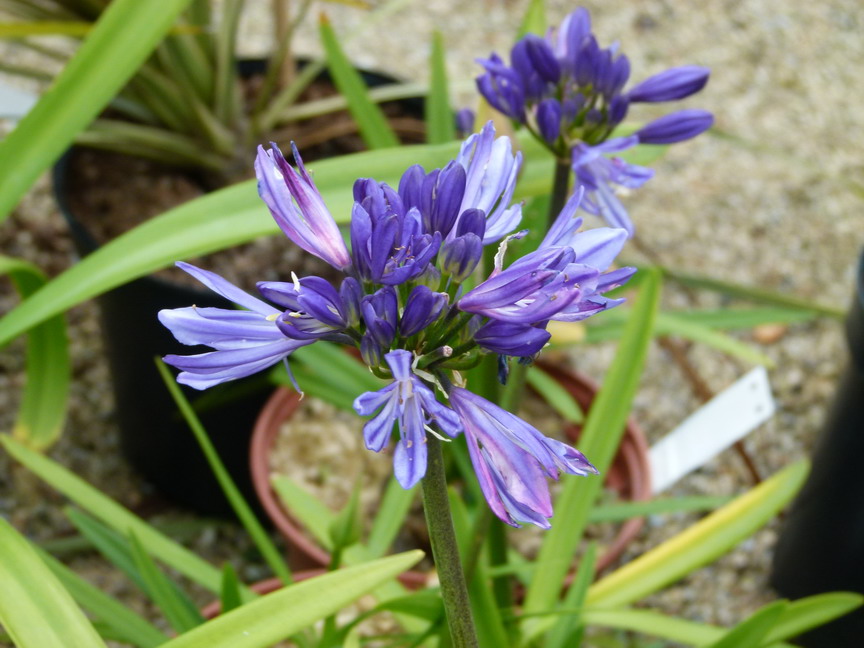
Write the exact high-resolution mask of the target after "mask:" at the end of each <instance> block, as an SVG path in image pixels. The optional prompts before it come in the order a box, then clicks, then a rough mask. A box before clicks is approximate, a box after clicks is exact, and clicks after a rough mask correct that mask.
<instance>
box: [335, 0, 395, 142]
mask: <svg viewBox="0 0 864 648" xmlns="http://www.w3.org/2000/svg"><path fill="white" fill-rule="evenodd" d="M320 33H321V44H322V45H323V47H324V53H325V54H326V56H327V67H328V69H329V70H330V76H332V77H333V82H334V83H335V84H336V87H337V88H338V90H339V93H340V94H342V95H344V96H345V98H346V99H347V100H348V110H349V111H350V112H351V116H352V117H354V121H356V122H357V128H359V129H360V135H361V136H362V137H363V141H364V142H365V143H366V146H368V147H369V148H370V149H379V148H391V147H396V146H399V139H398V138H397V137H396V134H395V133H394V132H393V129H392V128H390V124H389V123H387V118H386V117H385V116H384V113H383V112H381V108H379V107H378V105H377V104H375V103H373V102H372V101H370V99H369V96H368V95H367V90H366V84H365V83H363V78H362V77H361V76H360V73H359V72H357V70H356V69H355V68H354V66H352V65H351V62H350V61H349V60H348V58H347V57H346V56H345V52H343V51H342V47H341V46H340V45H339V40H338V39H337V37H336V33H335V32H334V31H333V27H332V26H331V25H330V22H329V21H328V20H327V18H326V17H325V16H323V15H322V16H321V22H320Z"/></svg>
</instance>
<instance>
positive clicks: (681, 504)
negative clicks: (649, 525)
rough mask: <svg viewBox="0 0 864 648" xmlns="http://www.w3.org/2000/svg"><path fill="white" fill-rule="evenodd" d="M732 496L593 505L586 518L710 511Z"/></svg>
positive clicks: (618, 519) (605, 519)
mask: <svg viewBox="0 0 864 648" xmlns="http://www.w3.org/2000/svg"><path fill="white" fill-rule="evenodd" d="M731 499H732V498H731V497H727V496H724V495H717V496H711V495H704V496H703V495H694V496H692V497H666V498H662V499H654V500H649V501H647V502H623V503H620V504H608V505H606V506H595V507H594V508H592V509H591V513H590V514H589V516H588V520H589V521H591V522H621V521H623V520H629V519H630V518H634V517H641V516H643V515H657V514H658V513H679V512H682V511H712V510H714V509H716V508H717V507H719V506H723V505H724V504H728V503H729V502H730V500H731Z"/></svg>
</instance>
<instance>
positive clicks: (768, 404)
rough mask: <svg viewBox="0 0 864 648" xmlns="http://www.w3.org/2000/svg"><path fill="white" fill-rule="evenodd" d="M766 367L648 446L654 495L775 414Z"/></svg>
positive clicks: (709, 402)
mask: <svg viewBox="0 0 864 648" xmlns="http://www.w3.org/2000/svg"><path fill="white" fill-rule="evenodd" d="M774 409H775V406H774V399H773V398H772V397H771V385H770V384H769V383H768V372H767V371H766V370H765V367H756V368H755V369H753V370H752V371H750V372H749V373H748V374H746V375H745V376H744V377H743V378H740V379H739V380H738V381H737V382H735V383H734V384H733V385H731V386H730V387H728V388H727V389H725V390H724V391H722V392H720V393H719V394H717V395H716V396H715V397H714V398H712V399H711V400H710V401H708V402H707V403H705V405H703V406H702V407H700V408H699V409H698V410H696V411H695V412H693V414H691V415H690V416H688V417H687V418H686V419H685V420H684V422H683V423H681V425H679V426H678V427H676V428H675V429H674V430H672V431H671V432H669V433H668V434H667V435H666V436H664V437H663V438H662V439H660V440H659V441H658V442H657V443H655V444H654V445H653V446H652V447H651V452H650V461H651V486H652V491H653V493H654V494H655V495H656V494H657V493H660V492H662V491H664V490H666V489H667V488H668V487H669V486H671V485H672V484H674V483H675V482H676V481H678V480H679V479H681V478H682V477H683V476H684V475H686V474H687V473H689V472H690V471H692V470H695V469H696V468H699V467H700V466H703V465H705V463H706V462H708V461H709V460H710V459H712V458H713V457H714V456H716V455H717V454H719V453H720V452H721V451H722V450H725V449H726V448H728V447H729V446H731V445H732V444H733V443H735V442H736V441H738V440H739V439H742V438H744V437H745V436H746V435H747V434H748V433H749V432H750V431H752V430H754V429H756V428H757V427H758V426H759V425H761V424H762V423H764V422H765V421H767V420H768V419H769V418H771V416H772V415H773V414H774Z"/></svg>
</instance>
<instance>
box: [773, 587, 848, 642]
mask: <svg viewBox="0 0 864 648" xmlns="http://www.w3.org/2000/svg"><path fill="white" fill-rule="evenodd" d="M862 604H864V596H862V595H861V594H858V593H853V592H830V593H827V594H816V595H815V596H808V597H806V598H802V599H798V600H797V601H792V602H791V603H790V604H789V605H788V606H787V607H786V609H785V610H784V611H783V614H782V615H781V616H780V619H779V620H778V621H777V623H776V625H775V626H774V627H773V628H772V629H771V631H770V632H769V633H768V635H767V636H766V637H765V643H766V644H773V643H774V642H776V641H783V640H785V639H790V638H792V637H797V636H798V635H799V634H802V633H804V632H807V631H808V630H812V629H813V628H816V627H819V626H821V625H823V624H825V623H828V622H829V621H833V620H834V619H836V618H838V617H841V616H843V615H844V614H848V613H849V612H851V611H852V610H855V609H857V608H859V607H861V605H862Z"/></svg>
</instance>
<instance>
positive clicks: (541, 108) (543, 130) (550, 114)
mask: <svg viewBox="0 0 864 648" xmlns="http://www.w3.org/2000/svg"><path fill="white" fill-rule="evenodd" d="M537 128H539V129H540V134H541V135H542V136H543V139H545V140H546V141H547V142H548V143H549V144H553V143H554V142H555V140H557V139H558V136H559V135H560V134H561V104H560V103H559V102H558V100H557V99H551V98H550V99H544V100H543V101H541V102H540V103H539V104H537Z"/></svg>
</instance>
